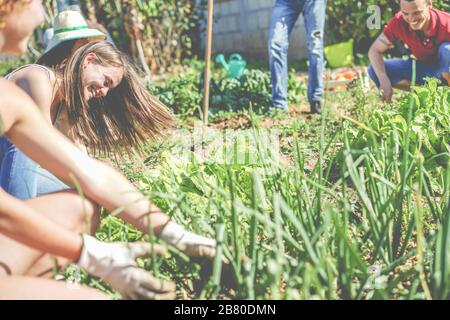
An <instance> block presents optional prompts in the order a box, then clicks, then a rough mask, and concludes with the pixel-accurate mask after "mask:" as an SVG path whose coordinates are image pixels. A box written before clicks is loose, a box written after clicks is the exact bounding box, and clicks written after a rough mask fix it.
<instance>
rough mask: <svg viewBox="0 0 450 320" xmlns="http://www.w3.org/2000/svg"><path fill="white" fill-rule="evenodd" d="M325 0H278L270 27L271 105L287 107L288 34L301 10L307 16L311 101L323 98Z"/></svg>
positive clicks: (309, 92)
mask: <svg viewBox="0 0 450 320" xmlns="http://www.w3.org/2000/svg"><path fill="white" fill-rule="evenodd" d="M326 3H327V1H326V0H277V1H276V3H275V6H274V7H273V10H272V18H271V21H270V29H269V44H268V45H269V65H270V74H271V78H272V104H273V106H274V107H276V108H281V109H287V107H288V99H287V91H288V63H287V56H288V47H289V35H290V34H291V32H292V29H293V28H294V25H295V22H296V21H297V19H298V17H299V15H300V13H302V14H303V17H304V18H305V28H306V37H307V38H306V39H307V49H308V61H309V67H308V101H309V102H313V101H321V100H322V95H323V79H322V76H323V65H324V63H323V61H324V57H323V34H324V26H325V9H326Z"/></svg>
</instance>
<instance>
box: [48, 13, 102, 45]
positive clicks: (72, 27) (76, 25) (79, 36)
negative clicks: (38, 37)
mask: <svg viewBox="0 0 450 320" xmlns="http://www.w3.org/2000/svg"><path fill="white" fill-rule="evenodd" d="M105 39H106V35H105V34H104V33H102V32H100V31H99V30H97V29H91V28H89V26H88V24H87V23H86V20H85V19H84V18H83V16H82V15H81V13H80V12H78V11H75V10H68V11H62V12H60V13H59V14H58V15H57V16H56V18H55V20H54V22H53V37H52V38H51V39H50V41H49V43H48V45H47V47H46V49H45V52H46V53H47V52H49V51H51V50H52V49H54V48H55V47H56V46H58V45H60V44H61V43H63V42H66V41H69V40H84V41H82V42H85V43H87V42H89V41H95V40H105Z"/></svg>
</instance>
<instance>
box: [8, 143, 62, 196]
mask: <svg viewBox="0 0 450 320" xmlns="http://www.w3.org/2000/svg"><path fill="white" fill-rule="evenodd" d="M0 186H1V187H2V188H3V189H5V191H6V192H8V193H9V194H10V195H12V196H14V197H16V198H18V199H21V200H27V199H30V198H34V197H36V196H40V195H44V194H48V193H52V192H56V191H61V190H66V189H69V187H68V186H67V185H66V184H64V183H63V182H61V181H60V180H58V178H56V177H55V176H54V175H52V174H51V173H50V172H48V171H47V170H45V169H43V168H41V167H40V166H39V165H38V164H37V163H36V162H34V161H33V160H31V159H30V158H28V157H27V156H26V155H25V154H24V153H23V152H22V151H20V150H19V149H18V148H17V147H16V146H15V145H13V144H12V143H11V142H10V141H9V140H8V139H7V138H6V137H0Z"/></svg>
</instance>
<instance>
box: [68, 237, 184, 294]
mask: <svg viewBox="0 0 450 320" xmlns="http://www.w3.org/2000/svg"><path fill="white" fill-rule="evenodd" d="M153 248H154V250H156V253H158V254H164V252H165V250H164V248H163V247H162V246H159V245H154V246H153ZM151 250H152V245H151V244H149V243H105V242H101V241H98V240H96V239H95V238H93V237H91V236H89V235H86V234H84V235H83V249H82V252H81V256H80V259H79V261H78V263H77V265H78V266H79V267H81V268H83V269H84V270H86V271H87V272H88V273H90V274H92V275H94V276H97V277H100V278H101V279H103V280H104V281H105V282H107V283H108V284H109V285H111V287H112V288H113V289H115V290H117V291H118V292H119V293H120V294H121V295H122V297H123V298H124V299H149V300H169V299H174V298H175V283H173V282H171V281H164V280H160V279H157V278H155V277H153V276H152V275H151V274H150V273H149V272H147V271H145V270H143V269H141V268H139V267H138V266H137V264H136V258H138V257H142V256H145V255H148V254H149V253H150V252H151Z"/></svg>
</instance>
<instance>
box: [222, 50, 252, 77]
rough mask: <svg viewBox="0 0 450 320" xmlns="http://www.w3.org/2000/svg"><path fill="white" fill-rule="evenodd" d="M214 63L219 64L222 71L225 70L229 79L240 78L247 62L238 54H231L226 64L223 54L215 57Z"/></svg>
mask: <svg viewBox="0 0 450 320" xmlns="http://www.w3.org/2000/svg"><path fill="white" fill-rule="evenodd" d="M216 63H219V64H221V65H222V66H223V67H224V69H225V70H227V76H228V77H229V78H239V77H240V76H242V74H243V73H244V71H245V67H246V65H247V62H246V61H245V60H244V59H242V57H241V55H240V54H238V53H233V54H232V55H231V56H230V59H229V60H228V63H227V61H226V60H225V56H224V55H223V54H218V55H217V56H216Z"/></svg>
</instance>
